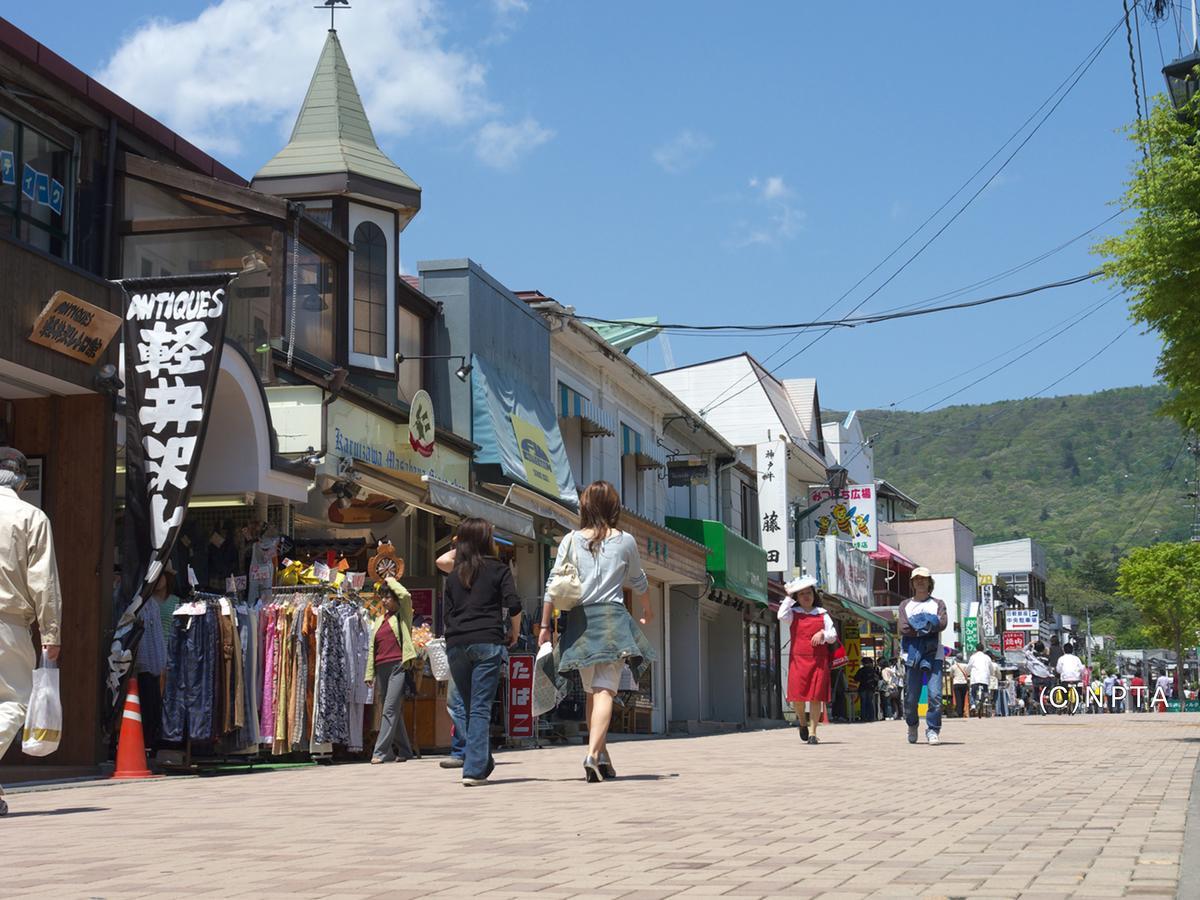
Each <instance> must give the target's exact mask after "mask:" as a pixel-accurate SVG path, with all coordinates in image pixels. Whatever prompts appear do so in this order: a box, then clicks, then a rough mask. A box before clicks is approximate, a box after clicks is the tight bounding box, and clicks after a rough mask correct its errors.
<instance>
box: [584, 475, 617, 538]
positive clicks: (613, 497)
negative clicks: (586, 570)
mask: <svg viewBox="0 0 1200 900" xmlns="http://www.w3.org/2000/svg"><path fill="white" fill-rule="evenodd" d="M620 521H621V495H620V494H618V493H617V489H616V488H615V487H613V486H612V485H611V484H609V483H608V482H607V481H593V482H592V483H591V484H589V485H588V486H587V487H586V488H584V489H583V494H582V495H580V497H579V528H580V529H581V530H582V529H586V528H591V529H594V530H595V532H596V536H595V537H594V538H592V539H591V540H590V541H588V545H587V546H588V550H590V551H591V552H592V553H599V552H600V545H601V544H603V543H604V540H605V539H606V538H607V537H608V533H609V532H610V531H616V530H617V525H618V524H619V523H620Z"/></svg>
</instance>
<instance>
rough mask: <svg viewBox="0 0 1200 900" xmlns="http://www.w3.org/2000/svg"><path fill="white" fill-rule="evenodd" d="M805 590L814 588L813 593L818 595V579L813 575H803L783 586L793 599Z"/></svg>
mask: <svg viewBox="0 0 1200 900" xmlns="http://www.w3.org/2000/svg"><path fill="white" fill-rule="evenodd" d="M805 588H812V589H813V592H814V593H816V590H817V579H815V578H813V577H812V576H811V575H801V576H800V577H799V578H793V579H792V580H791V581H789V582H788V583H787V584H785V585H784V586H783V589H784V590H785V591H787V592H788V594H790V595H791V596H793V597H794V596H795V595H796V594H798V593H800V592H801V591H802V590H804V589H805Z"/></svg>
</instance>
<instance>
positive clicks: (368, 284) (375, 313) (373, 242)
mask: <svg viewBox="0 0 1200 900" xmlns="http://www.w3.org/2000/svg"><path fill="white" fill-rule="evenodd" d="M387 270H388V266H387V239H386V238H385V237H384V236H383V230H382V229H381V228H380V227H379V226H378V225H376V224H375V223H374V222H363V223H362V224H361V225H359V226H358V227H357V228H356V229H354V340H353V347H354V352H355V353H361V354H363V355H364V356H387V298H388V289H387V288H388V285H387Z"/></svg>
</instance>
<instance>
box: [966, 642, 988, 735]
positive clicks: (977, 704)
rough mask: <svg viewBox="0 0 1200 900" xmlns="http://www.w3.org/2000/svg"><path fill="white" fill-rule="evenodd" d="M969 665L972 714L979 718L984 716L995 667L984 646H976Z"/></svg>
mask: <svg viewBox="0 0 1200 900" xmlns="http://www.w3.org/2000/svg"><path fill="white" fill-rule="evenodd" d="M967 665H968V667H969V670H970V678H971V713H972V714H973V715H975V716H976V717H978V716H981V715H983V707H984V704H985V702H986V701H987V699H988V696H989V687H990V682H991V679H992V665H993V663H992V658H991V657H990V656H988V653H987V651H986V650H984V649H983V644H976V645H975V652H974V653H972V654H971V659H970V660H969V661H968V663H967Z"/></svg>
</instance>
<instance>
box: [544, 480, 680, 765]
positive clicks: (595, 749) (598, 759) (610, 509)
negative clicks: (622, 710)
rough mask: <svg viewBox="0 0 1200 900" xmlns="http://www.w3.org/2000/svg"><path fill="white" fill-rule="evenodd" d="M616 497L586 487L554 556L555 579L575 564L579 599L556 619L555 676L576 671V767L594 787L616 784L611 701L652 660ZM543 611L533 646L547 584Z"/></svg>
mask: <svg viewBox="0 0 1200 900" xmlns="http://www.w3.org/2000/svg"><path fill="white" fill-rule="evenodd" d="M620 524H621V497H620V495H619V494H618V493H617V489H616V488H614V487H613V486H612V485H611V484H609V483H608V482H607V481H596V482H593V483H592V484H590V485H588V486H587V487H586V488H585V489H584V491H583V494H582V495H580V498H579V530H578V531H573V532H571V533H570V534H568V535H567V536H566V537H565V538H564V539H563V542H562V544H561V545H559V548H558V557H557V558H556V560H555V563H554V569H555V571H560V570H562V568H563V566H564V564H565V563H568V562H570V561H574V564H575V566H576V568H577V569H578V572H579V579H580V582H581V587H582V594H581V596H580V598H579V603H578V605H577V606H575V607H574V608H573V609H571V610H570V611H568V612H567V613H566V614H565V615H564V616H563V621H562V622H561V627H560V637H559V641H558V648H557V651H556V657H557V658H556V665H557V670H558V672H559V675H560V676H562V674H563V673H565V672H569V671H578V672H579V677H580V680H581V681H582V682H583V689H584V691H586V692H587V695H588V706H587V718H588V752H587V756H586V757H585V758H584V760H583V774H584V779H585V780H586V781H588V782H589V783H598V782H602V781H604V780H606V779H611V778H616V777H617V771H616V768H615V767H614V766H613V763H612V756H611V754H610V753H609V751H608V729H609V727H610V726H611V724H612V714H613V700H614V699H615V698H616V696H617V691H618V690H619V689H620V686H621V675H622V673H623V672H624V670H625V668H626V666H628V667H629V669H630V672H631V674H632V675H633V680H634V683H637V682H638V680H639V679H640V677H641V674H642V672H643V671H645V669H646V667H647V666H649V665H650V663H652V662H655V661H656V660H657V655H656V654H655V652H654V649H653V648H652V647H651V646H650V643H649V641H647V640H646V636H645V635H644V634H643V633H642V629H641V628H639V627H638V625H639V622H640V624H641V625H643V626H645V625H649V624H650V622H651V621H653V618H654V613H653V610H652V609H651V607H650V594H649V586H650V585H649V580H648V579H647V578H646V573H645V571H644V570H643V569H642V560H641V556H640V555H639V554H638V548H637V541H635V540H634V538H633V535H631V534H629V533H628V532H626V531H622V530H621V527H620ZM553 578H554V576H553V575H552V576H551V578H550V579H548V580H547V585H546V587H547V592H546V598H545V602H544V604H543V606H542V622H541V630H540V631H539V633H538V644H539V645H542V644H547V643H549V642H550V640H551V630H550V624H551V616H552V615H553V613H554V603H553V600H552V599H551V597H550V593H549V588H550V582H551V581H552V580H553ZM626 584H628V585H630V586H631V587H632V589H633V593H634V595H635V597H636V598H637V600H638V602H639V603H640V605H641V617H640V619H639V621H638V622H635V621H634V620H633V616H631V615H630V614H629V611H628V610H627V609H626V608H625V593H624V588H625V585H626Z"/></svg>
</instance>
